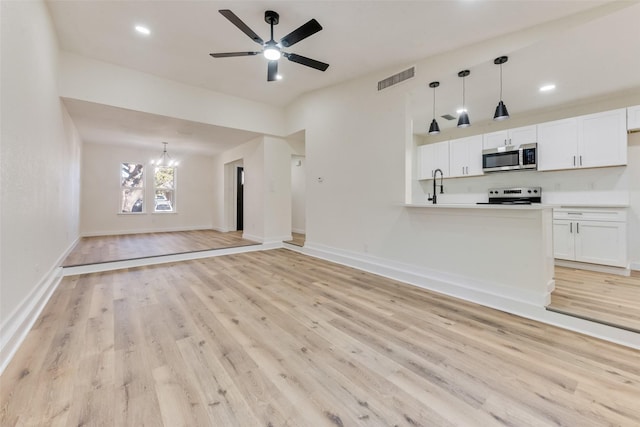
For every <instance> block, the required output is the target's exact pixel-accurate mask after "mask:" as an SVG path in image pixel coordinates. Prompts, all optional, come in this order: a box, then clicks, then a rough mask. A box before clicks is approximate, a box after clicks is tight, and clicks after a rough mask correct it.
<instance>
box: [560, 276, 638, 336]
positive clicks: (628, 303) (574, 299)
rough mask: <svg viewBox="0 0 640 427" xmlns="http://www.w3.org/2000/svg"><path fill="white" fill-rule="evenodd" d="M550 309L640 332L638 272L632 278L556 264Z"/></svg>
mask: <svg viewBox="0 0 640 427" xmlns="http://www.w3.org/2000/svg"><path fill="white" fill-rule="evenodd" d="M555 279H556V289H555V290H554V291H553V292H552V293H551V304H550V305H549V306H548V307H547V308H548V309H551V310H553V311H558V312H561V313H565V314H569V315H572V316H576V317H580V318H584V319H588V320H594V321H597V322H600V323H604V324H608V325H612V326H617V327H622V328H625V329H629V330H632V331H636V332H638V333H640V274H638V273H637V272H633V274H632V276H631V277H624V276H618V275H615V274H607V273H598V272H594V271H586V270H576V269H572V268H566V267H556V270H555Z"/></svg>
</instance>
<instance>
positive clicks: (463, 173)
mask: <svg viewBox="0 0 640 427" xmlns="http://www.w3.org/2000/svg"><path fill="white" fill-rule="evenodd" d="M462 175H464V166H463V167H462Z"/></svg>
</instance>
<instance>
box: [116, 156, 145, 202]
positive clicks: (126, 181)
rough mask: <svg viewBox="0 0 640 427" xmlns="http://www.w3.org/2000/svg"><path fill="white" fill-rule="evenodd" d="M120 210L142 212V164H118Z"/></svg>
mask: <svg viewBox="0 0 640 427" xmlns="http://www.w3.org/2000/svg"><path fill="white" fill-rule="evenodd" d="M120 187H121V188H120V190H121V191H120V192H121V196H120V212H142V211H143V210H144V209H143V208H144V165H142V164H140V163H122V164H121V165H120Z"/></svg>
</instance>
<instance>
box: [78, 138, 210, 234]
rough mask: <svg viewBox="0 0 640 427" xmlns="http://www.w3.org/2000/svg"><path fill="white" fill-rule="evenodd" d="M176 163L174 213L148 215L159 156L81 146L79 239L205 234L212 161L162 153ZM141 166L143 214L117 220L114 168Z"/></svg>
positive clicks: (143, 151) (149, 152)
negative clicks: (181, 232) (153, 161)
mask: <svg viewBox="0 0 640 427" xmlns="http://www.w3.org/2000/svg"><path fill="white" fill-rule="evenodd" d="M168 150H169V153H170V155H171V157H172V158H174V159H176V160H179V161H180V165H179V166H178V169H177V174H176V192H175V197H176V200H175V201H176V203H175V206H176V212H175V213H153V198H154V196H153V166H151V165H150V164H149V161H150V160H151V159H155V158H157V157H158V156H159V154H160V153H161V152H162V146H161V145H160V144H159V143H158V147H157V149H156V150H149V149H145V148H140V147H125V146H119V145H106V144H85V145H84V148H83V153H82V170H83V174H82V195H81V208H80V217H81V221H80V224H81V226H80V231H81V233H82V235H85V236H95V235H108V234H127V233H145V232H156V231H178V230H198V229H210V228H211V226H212V222H211V216H212V211H213V200H212V198H211V193H212V192H213V187H214V180H213V172H212V170H211V162H212V159H213V157H211V156H205V155H202V154H193V153H181V152H179V151H174V150H173V149H172V148H171V147H169V148H168ZM122 162H131V163H142V164H144V165H145V166H146V169H145V185H146V188H145V205H146V206H145V211H146V212H145V213H142V214H120V213H119V206H120V181H119V178H120V164H121V163H122Z"/></svg>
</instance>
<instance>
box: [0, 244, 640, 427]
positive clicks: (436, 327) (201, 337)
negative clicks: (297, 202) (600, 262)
mask: <svg viewBox="0 0 640 427" xmlns="http://www.w3.org/2000/svg"><path fill="white" fill-rule="evenodd" d="M639 362H640V351H637V350H632V349H630V348H626V347H622V346H618V345H615V344H611V343H607V342H604V341H601V340H597V339H593V338H589V337H586V336H583V335H580V334H576V333H573V332H570V331H566V330H562V329H559V328H555V327H552V326H548V325H544V324H541V323H537V322H535V321H531V320H527V319H522V318H519V317H517V316H513V315H509V314H506V313H503V312H500V311H496V310H492V309H488V308H484V307H481V306H478V305H475V304H471V303H466V302H463V301H460V300H456V299H454V298H449V297H446V296H443V295H439V294H435V293H432V292H428V291H425V290H422V289H419V288H415V287H412V286H409V285H406V284H402V283H398V282H395V281H392V280H389V279H385V278H382V277H379V276H375V275H371V274H368V273H364V272H361V271H358V270H354V269H351V268H348V267H344V266H340V265H336V264H332V263H329V262H327V261H323V260H319V259H315V258H311V257H307V256H304V255H302V254H298V253H295V252H293V251H288V250H286V249H278V250H271V251H263V252H253V253H245V254H238V255H227V256H221V257H215V258H208V259H202V260H194V261H186V262H180V263H174V264H163V265H157V266H151V267H141V268H135V269H129V270H120V271H111V272H103V273H94V274H88V275H82V276H72V277H67V278H65V279H64V280H63V282H62V283H61V285H60V286H59V288H58V289H57V290H56V292H55V293H54V295H53V297H52V299H51V301H50V302H49V304H48V305H47V306H46V308H45V310H44V312H43V313H42V315H41V316H40V318H39V320H38V321H37V323H36V325H35V326H34V328H33V330H32V331H31V332H30V334H29V335H28V337H27V339H26V341H25V343H24V344H23V346H22V347H21V348H20V350H19V352H18V354H17V355H16V357H15V358H14V360H13V361H12V362H11V363H10V364H9V366H8V367H7V369H6V370H5V372H4V374H3V375H2V377H0V383H1V384H2V386H1V390H0V399H1V407H0V408H1V409H0V425H2V426H5V425H6V426H14V425H19V426H22V425H42V426H45V425H46V426H57V425H62V426H65V425H68V426H79V425H83V426H84V425H86V426H101V425H113V426H143V425H147V426H167V427H168V426H171V427H173V426H242V427H250V426H265V427H266V426H273V427H275V426H285V425H286V426H296V427H299V426H312V427H316V426H331V427H343V426H396V425H397V426H411V427H416V426H452V425H459V426H503V425H509V426H548V425H564V426H580V427H583V426H605V425H615V426H638V425H640V405H639V404H638V402H640V363H639Z"/></svg>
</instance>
